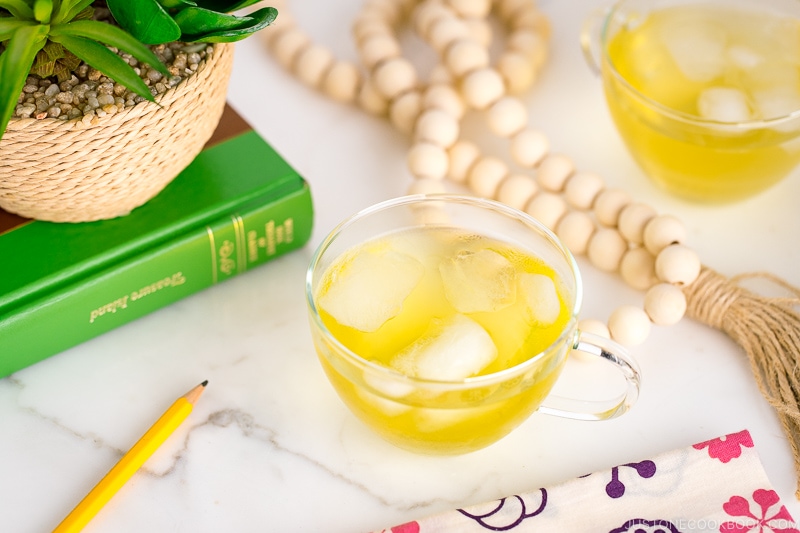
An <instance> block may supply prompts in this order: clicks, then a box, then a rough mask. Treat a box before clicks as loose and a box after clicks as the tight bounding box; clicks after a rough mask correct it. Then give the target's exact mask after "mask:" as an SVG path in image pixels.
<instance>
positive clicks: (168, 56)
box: [14, 11, 214, 125]
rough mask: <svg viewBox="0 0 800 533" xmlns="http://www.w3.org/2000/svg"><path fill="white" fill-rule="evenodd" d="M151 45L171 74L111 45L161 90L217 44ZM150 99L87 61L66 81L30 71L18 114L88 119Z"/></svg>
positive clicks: (187, 72) (179, 78) (156, 91)
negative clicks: (164, 72)
mask: <svg viewBox="0 0 800 533" xmlns="http://www.w3.org/2000/svg"><path fill="white" fill-rule="evenodd" d="M98 15H99V16H98ZM104 16H107V13H103V12H102V11H101V12H100V13H96V14H95V18H96V19H98V18H99V19H102V18H103V17H104ZM150 49H151V50H152V51H153V53H155V54H156V56H158V58H159V59H161V60H162V62H163V63H164V65H166V67H167V69H168V70H169V71H170V73H171V74H172V75H171V76H169V77H165V76H164V75H162V74H161V73H160V72H158V71H157V70H155V69H152V68H150V66H149V65H145V64H140V63H139V61H138V60H137V59H136V58H134V57H132V56H130V55H129V54H125V53H120V52H119V50H117V49H116V48H110V50H112V51H114V52H115V53H118V54H119V55H120V57H122V58H123V59H124V60H125V61H127V63H128V64H129V65H130V66H131V67H133V69H134V71H135V72H136V73H137V75H138V76H139V77H140V78H142V80H143V81H144V83H145V84H146V85H147V86H148V87H150V92H151V93H152V94H153V96H157V95H159V94H162V93H164V92H166V91H167V90H168V89H170V88H172V87H174V86H176V85H177V84H179V83H180V82H182V81H183V80H185V79H187V78H189V77H190V76H191V75H192V74H193V73H194V72H195V71H196V70H197V69H198V68H199V66H200V64H201V63H202V62H203V61H205V60H206V59H208V58H210V57H211V53H212V51H213V50H214V48H213V47H212V46H211V45H209V44H207V43H180V42H175V43H168V44H160V45H155V46H151V47H150ZM145 101H146V100H145V99H144V98H142V97H141V96H139V95H138V94H136V93H134V92H132V91H130V90H128V89H127V88H126V87H125V86H124V85H122V84H119V83H116V82H114V80H112V79H111V78H108V77H106V76H104V75H103V74H102V73H101V72H100V71H98V70H95V69H93V68H92V67H90V66H89V65H87V64H86V63H81V64H80V66H78V68H76V69H75V70H74V71H73V73H72V76H71V78H70V79H69V80H66V81H63V82H61V83H59V82H58V79H57V78H56V77H55V76H53V77H48V78H41V77H39V76H34V75H31V76H28V79H27V80H26V82H25V86H24V87H23V88H22V93H21V94H20V97H19V100H18V101H17V105H16V107H15V109H14V116H15V117H19V118H36V119H45V118H55V119H59V120H73V119H80V120H81V121H82V122H84V123H85V124H87V125H88V124H91V123H93V122H96V121H97V120H98V119H99V118H102V117H104V116H106V115H113V114H115V113H118V112H119V111H122V110H123V109H125V108H126V107H133V106H135V105H136V104H138V103H140V102H145Z"/></svg>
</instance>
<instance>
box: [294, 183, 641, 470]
mask: <svg viewBox="0 0 800 533" xmlns="http://www.w3.org/2000/svg"><path fill="white" fill-rule="evenodd" d="M581 291H582V288H581V280H580V275H579V272H578V268H577V265H576V263H575V260H574V258H573V257H572V255H571V254H570V252H569V251H568V250H567V248H566V247H565V246H564V245H563V244H562V243H561V242H560V241H559V240H558V238H557V237H556V236H555V235H554V234H553V233H552V232H551V231H550V230H548V229H547V228H546V227H545V226H544V225H543V224H541V223H540V222H539V221H537V220H535V219H533V218H532V217H530V216H529V215H527V214H525V213H522V212H520V211H518V210H516V209H512V208H510V207H508V206H506V205H504V204H501V203H498V202H494V201H492V200H486V199H481V198H475V197H468V196H459V195H414V196H406V197H401V198H396V199H393V200H389V201H386V202H383V203H380V204H377V205H375V206H372V207H370V208H367V209H365V210H363V211H361V212H359V213H357V214H355V215H353V216H352V217H350V218H348V219H346V220H345V221H343V222H342V223H341V224H339V225H338V226H337V227H336V228H335V229H334V230H333V231H332V232H331V233H330V234H329V235H328V236H327V238H325V239H324V240H323V242H322V243H321V244H320V245H319V247H318V249H317V250H316V252H315V254H314V257H313V258H312V260H311V263H310V265H309V268H308V273H307V278H306V298H307V303H308V309H309V320H310V325H311V333H312V338H313V341H314V345H315V347H316V351H317V354H318V357H319V360H320V362H321V364H322V367H323V369H324V371H325V373H326V375H327V377H328V378H329V380H330V382H331V384H332V385H333V387H334V389H335V390H336V392H337V393H338V394H339V396H340V397H341V399H342V400H343V401H344V403H345V404H346V405H347V406H348V407H349V408H350V410H351V411H352V412H353V413H354V414H355V415H356V416H357V417H358V418H359V419H361V420H362V421H363V422H364V423H365V424H366V425H367V426H368V427H370V428H371V429H372V430H374V431H375V432H376V433H377V434H379V435H381V436H382V437H383V438H385V439H386V440H388V441H389V442H391V443H393V444H395V445H397V446H399V447H401V448H405V449H408V450H411V451H414V452H418V453H425V454H461V453H466V452H471V451H474V450H478V449H480V448H483V447H485V446H488V445H490V444H492V443H494V442H495V441H497V440H498V439H500V438H502V437H503V436H505V435H507V434H508V433H509V432H511V431H512V430H513V429H514V428H515V427H517V426H518V425H519V424H521V423H522V422H523V421H525V420H526V419H527V418H528V417H529V416H530V415H531V414H532V413H533V412H535V411H537V410H539V411H540V412H544V413H549V414H556V415H560V416H565V417H569V418H576V419H584V420H604V419H609V418H614V417H617V416H619V415H621V414H622V413H624V412H626V411H627V410H628V409H629V408H630V407H631V406H632V405H633V404H634V402H635V401H636V399H637V397H638V393H639V385H640V373H639V369H638V367H637V364H636V363H635V361H634V360H633V359H632V358H631V357H630V356H629V355H628V353H627V352H626V350H625V349H624V348H623V347H622V346H620V345H618V344H616V343H614V342H613V341H611V340H608V339H604V338H602V337H598V336H594V335H591V334H589V333H585V332H581V331H579V330H578V328H577V321H578V313H579V311H580V306H581V297H582V296H581V295H582V292H581ZM574 350H578V351H582V352H585V353H586V354H590V355H591V356H594V357H596V358H598V359H601V360H603V361H605V362H607V363H609V364H610V365H611V366H612V367H613V368H615V369H617V370H618V371H619V373H620V374H621V376H622V378H623V379H620V380H619V382H620V383H621V386H620V387H619V390H617V391H615V394H616V395H614V394H612V397H611V398H609V399H603V400H586V399H583V400H578V399H568V398H562V397H554V395H549V393H550V391H551V389H552V388H553V385H554V384H555V383H556V381H557V380H558V378H559V375H560V374H561V372H562V369H563V367H564V365H565V361H566V360H567V358H568V356H569V354H570V353H571V352H572V351H574ZM548 395H549V397H548ZM545 399H546V401H545Z"/></svg>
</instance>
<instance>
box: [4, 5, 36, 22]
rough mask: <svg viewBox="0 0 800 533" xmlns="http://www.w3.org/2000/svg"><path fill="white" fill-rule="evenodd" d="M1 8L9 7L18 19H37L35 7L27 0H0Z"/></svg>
mask: <svg viewBox="0 0 800 533" xmlns="http://www.w3.org/2000/svg"><path fill="white" fill-rule="evenodd" d="M0 8H3V9H7V10H8V11H9V12H10V13H11V14H12V15H14V16H15V17H16V18H18V19H22V20H36V18H35V17H34V16H33V8H31V6H29V5H28V3H27V2H25V0H0Z"/></svg>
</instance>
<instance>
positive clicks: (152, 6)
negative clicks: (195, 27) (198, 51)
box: [107, 0, 181, 44]
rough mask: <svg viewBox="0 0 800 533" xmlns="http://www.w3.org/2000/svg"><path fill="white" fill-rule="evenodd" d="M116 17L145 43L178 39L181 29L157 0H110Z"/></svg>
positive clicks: (121, 24) (167, 41)
mask: <svg viewBox="0 0 800 533" xmlns="http://www.w3.org/2000/svg"><path fill="white" fill-rule="evenodd" d="M107 4H108V8H109V9H110V10H111V14H112V15H113V16H114V19H115V20H116V21H117V22H118V23H119V25H120V26H122V27H123V28H124V29H125V30H127V31H128V32H129V33H130V34H131V35H133V36H134V37H136V39H138V40H139V41H140V42H142V43H144V44H163V43H169V42H172V41H177V40H178V39H180V37H181V29H180V27H179V26H178V24H176V23H175V21H174V20H173V19H172V16H171V15H170V14H169V13H167V11H166V10H165V9H164V8H163V7H162V6H161V4H159V3H158V2H157V1H156V0H136V1H135V2H134V1H131V0H108V1H107Z"/></svg>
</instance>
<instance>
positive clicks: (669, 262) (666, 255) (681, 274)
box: [656, 244, 701, 287]
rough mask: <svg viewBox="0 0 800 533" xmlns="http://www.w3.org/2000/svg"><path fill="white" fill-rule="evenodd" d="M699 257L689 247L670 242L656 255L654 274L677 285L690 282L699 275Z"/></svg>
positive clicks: (681, 285)
mask: <svg viewBox="0 0 800 533" xmlns="http://www.w3.org/2000/svg"><path fill="white" fill-rule="evenodd" d="M700 268H701V264H700V258H699V257H698V256H697V253H696V252H695V251H694V250H692V249H691V248H689V247H687V246H684V245H682V244H671V245H669V246H667V247H666V248H664V249H663V250H661V251H660V252H659V253H658V255H657V256H656V275H657V276H658V279H660V280H661V281H665V282H667V283H672V284H674V285H677V286H679V287H684V286H686V285H689V284H691V283H692V282H694V280H696V279H697V276H699V275H700Z"/></svg>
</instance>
